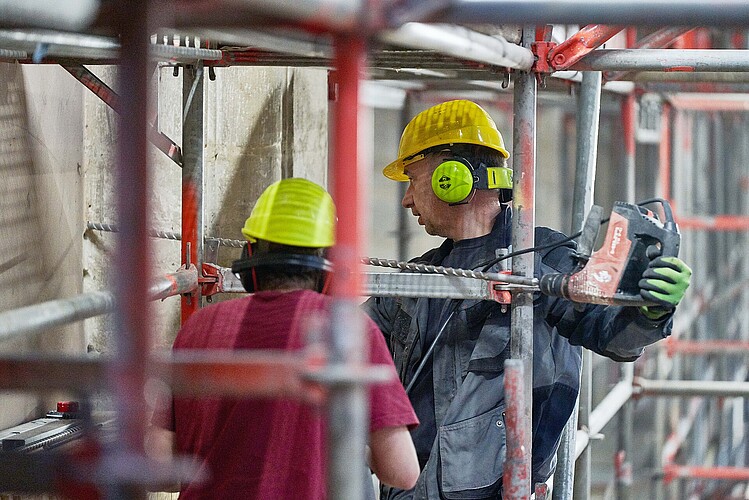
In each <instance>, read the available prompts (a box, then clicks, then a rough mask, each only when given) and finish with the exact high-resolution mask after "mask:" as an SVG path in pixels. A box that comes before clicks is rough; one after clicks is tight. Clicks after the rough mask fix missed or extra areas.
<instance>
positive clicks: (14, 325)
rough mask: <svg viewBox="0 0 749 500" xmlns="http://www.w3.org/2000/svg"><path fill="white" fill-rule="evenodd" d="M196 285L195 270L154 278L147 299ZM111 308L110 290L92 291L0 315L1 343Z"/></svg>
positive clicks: (188, 288) (165, 295) (104, 312)
mask: <svg viewBox="0 0 749 500" xmlns="http://www.w3.org/2000/svg"><path fill="white" fill-rule="evenodd" d="M197 286H198V275H197V272H196V271H195V269H190V270H185V269H183V270H180V271H177V272H176V273H171V274H166V275H164V276H163V277H161V278H159V279H157V280H156V281H155V282H154V283H153V284H152V285H151V286H150V288H149V298H150V300H160V299H165V298H166V297H171V296H172V295H178V294H181V293H186V292H189V291H190V290H193V289H195V288H196V287H197ZM113 309H114V295H113V294H112V292H109V291H101V292H91V293H84V294H82V295H78V296H76V297H71V298H68V299H59V300H50V301H47V302H42V303H40V304H34V305H32V306H26V307H21V308H18V309H13V310H11V311H5V312H3V313H0V341H3V340H8V339H11V338H16V337H21V336H23V335H32V334H35V333H41V332H44V331H45V330H48V329H50V328H54V327H55V326H61V325H67V324H68V323H73V322H75V321H82V320H84V319H87V318H93V317H94V316H99V315H101V314H106V313H108V312H111V311H112V310H113Z"/></svg>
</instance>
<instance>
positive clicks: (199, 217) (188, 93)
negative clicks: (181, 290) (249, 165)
mask: <svg viewBox="0 0 749 500" xmlns="http://www.w3.org/2000/svg"><path fill="white" fill-rule="evenodd" d="M203 82H204V80H203V64H202V62H198V64H197V65H196V66H185V67H184V68H183V71H182V105H183V109H184V111H183V123H182V247H181V248H182V264H183V265H189V264H193V265H195V267H196V268H197V269H198V273H201V269H202V264H203V142H204V139H203ZM200 302H201V294H200V287H198V288H197V289H195V291H194V292H192V293H190V294H185V295H183V296H182V323H184V322H185V321H187V318H189V317H190V315H191V314H193V313H194V312H196V311H197V310H198V309H199V308H200Z"/></svg>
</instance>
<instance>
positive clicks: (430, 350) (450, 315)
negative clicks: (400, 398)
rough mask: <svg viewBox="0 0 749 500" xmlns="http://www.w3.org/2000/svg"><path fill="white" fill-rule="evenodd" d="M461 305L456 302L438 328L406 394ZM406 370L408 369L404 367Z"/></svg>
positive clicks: (459, 301) (407, 387)
mask: <svg viewBox="0 0 749 500" xmlns="http://www.w3.org/2000/svg"><path fill="white" fill-rule="evenodd" d="M462 303H463V299H460V300H458V301H456V302H455V303H454V305H453V308H452V310H451V311H450V314H449V315H448V316H447V318H446V319H445V322H444V323H442V326H441V327H440V329H439V331H438V332H437V335H436V336H435V337H434V340H433V341H432V344H431V345H430V346H429V349H428V350H427V352H426V354H424V357H423V358H422V359H421V362H420V363H419V366H418V367H417V368H416V371H415V372H414V376H413V377H411V381H410V382H409V383H408V386H406V394H409V393H410V392H411V389H413V386H414V384H415V383H416V380H417V379H418V378H419V375H420V374H421V370H423V369H424V366H425V365H426V363H427V360H429V358H431V357H432V352H433V351H434V346H435V345H437V341H438V340H439V339H440V337H441V336H442V332H444V331H445V328H446V327H447V324H448V323H449V322H450V319H451V318H452V317H453V314H455V311H457V310H458V307H460V304H462ZM411 352H413V346H411ZM406 368H408V367H406Z"/></svg>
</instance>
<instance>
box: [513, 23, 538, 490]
mask: <svg viewBox="0 0 749 500" xmlns="http://www.w3.org/2000/svg"><path fill="white" fill-rule="evenodd" d="M535 31H536V30H535V28H533V27H526V28H524V29H523V46H524V47H529V46H530V44H531V43H533V42H534V41H535ZM515 75H516V76H515V88H514V104H513V111H514V123H513V140H512V142H513V144H512V145H513V161H512V171H513V180H512V182H513V199H512V209H513V218H512V248H513V250H515V251H517V250H522V249H526V248H532V247H533V246H534V241H535V235H534V231H535V223H536V212H535V210H536V207H535V203H536V101H537V83H536V75H535V74H533V73H530V72H525V71H520V72H517V73H516V74H515ZM533 268H534V254H533V253H532V252H531V253H527V254H523V255H518V256H515V257H513V259H512V274H515V275H518V276H526V277H532V276H533V273H534V269H533ZM511 308H512V312H511V314H512V316H511V326H510V332H511V337H510V355H511V357H512V358H513V359H517V360H520V361H522V363H523V367H524V370H525V373H533V294H532V293H529V292H515V293H513V295H512V306H511ZM523 393H524V399H525V402H526V404H525V412H524V413H525V414H524V415H523V416H522V419H521V425H524V426H525V428H526V429H531V428H532V427H533V426H532V422H533V420H532V410H533V377H532V376H528V377H525V381H524V390H523ZM508 404H512V402H511V401H508ZM523 446H524V447H525V449H526V451H527V457H526V461H527V464H526V465H527V467H528V470H530V466H531V464H530V460H531V456H532V436H531V433H530V432H527V433H525V436H524V444H523ZM510 452H511V451H510ZM526 480H527V491H528V495H530V492H531V484H530V475H529V476H528V477H527V479H526Z"/></svg>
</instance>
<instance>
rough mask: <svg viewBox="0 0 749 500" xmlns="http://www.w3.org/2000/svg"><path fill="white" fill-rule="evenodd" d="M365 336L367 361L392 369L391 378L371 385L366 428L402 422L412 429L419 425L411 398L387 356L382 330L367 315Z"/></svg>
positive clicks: (372, 429) (388, 353)
mask: <svg viewBox="0 0 749 500" xmlns="http://www.w3.org/2000/svg"><path fill="white" fill-rule="evenodd" d="M366 328H367V335H368V337H369V353H370V357H369V360H370V363H372V364H374V365H385V366H387V367H388V369H389V370H390V371H391V372H392V378H391V380H390V381H389V382H386V383H384V384H373V385H372V386H371V388H370V396H369V408H370V424H369V431H370V432H373V431H376V430H379V429H384V428H386V427H398V426H401V425H405V426H407V427H408V428H409V430H410V429H413V428H414V427H416V426H417V425H418V424H419V419H418V418H417V417H416V413H415V412H414V409H413V407H412V406H411V401H409V399H408V396H407V395H406V390H405V389H404V388H403V385H402V384H401V382H400V380H399V379H398V375H397V373H396V371H395V365H393V359H392V358H391V357H390V351H389V350H388V347H387V344H386V343H385V339H384V337H383V336H382V333H381V332H380V330H379V329H378V328H377V325H375V323H374V321H372V320H371V319H370V318H367V319H366Z"/></svg>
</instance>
